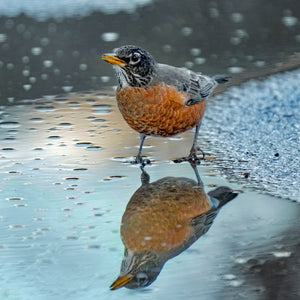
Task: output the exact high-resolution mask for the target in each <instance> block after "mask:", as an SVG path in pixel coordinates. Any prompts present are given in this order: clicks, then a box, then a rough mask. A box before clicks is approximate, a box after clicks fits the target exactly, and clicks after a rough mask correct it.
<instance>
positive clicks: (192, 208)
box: [110, 164, 238, 290]
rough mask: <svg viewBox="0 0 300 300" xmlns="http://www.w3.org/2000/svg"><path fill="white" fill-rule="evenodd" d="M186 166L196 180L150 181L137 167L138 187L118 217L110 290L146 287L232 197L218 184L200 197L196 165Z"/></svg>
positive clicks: (230, 192)
mask: <svg viewBox="0 0 300 300" xmlns="http://www.w3.org/2000/svg"><path fill="white" fill-rule="evenodd" d="M191 166H192V168H193V170H194V172H195V175H196V178H197V182H195V181H194V180H192V179H190V178H186V177H169V176H168V177H163V178H161V179H159V180H156V181H154V182H151V183H150V176H149V175H148V173H147V172H146V171H145V169H144V167H141V171H142V174H141V182H142V185H141V187H140V188H139V189H138V190H137V191H136V192H135V193H134V194H133V195H132V197H131V198H130V200H129V202H128V204H127V207H126V210H125V212H124V214H123V217H122V222H121V237H122V241H123V244H124V246H125V252H124V258H123V261H122V265H121V271H120V276H119V277H118V278H117V280H116V281H114V282H113V284H112V285H111V286H110V288H111V289H112V290H115V289H118V288H120V287H123V286H125V287H126V288H129V289H135V288H140V287H146V286H148V285H150V284H152V282H153V281H154V280H156V278H157V276H158V275H159V273H160V271H161V269H162V268H163V266H164V264H165V263H166V262H167V260H169V259H171V258H173V257H175V256H177V255H178V254H180V253H181V252H183V251H184V250H186V249H187V248H188V247H190V246H191V245H192V244H193V243H194V242H195V241H197V240H198V239H199V238H200V237H201V236H202V235H204V234H205V233H206V232H207V231H208V230H209V228H210V226H211V225H212V223H213V221H214V219H215V217H216V216H217V214H218V212H219V210H220V209H221V207H222V206H224V205H225V204H226V203H228V202H229V201H231V200H232V199H234V198H235V197H236V196H237V195H238V194H237V193H235V192H233V190H231V189H230V188H228V187H224V186H222V187H218V188H216V189H215V190H212V191H210V192H208V194H206V193H205V191H204V186H203V183H202V181H201V178H200V176H199V173H198V169H197V166H196V165H194V164H191ZM181 276H182V275H181Z"/></svg>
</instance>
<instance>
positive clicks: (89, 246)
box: [87, 244, 100, 249]
mask: <svg viewBox="0 0 300 300" xmlns="http://www.w3.org/2000/svg"><path fill="white" fill-rule="evenodd" d="M87 248H88V249H99V248H100V245H95V244H93V245H87Z"/></svg>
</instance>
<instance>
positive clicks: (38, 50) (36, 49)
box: [31, 47, 43, 55]
mask: <svg viewBox="0 0 300 300" xmlns="http://www.w3.org/2000/svg"><path fill="white" fill-rule="evenodd" d="M42 52H43V49H42V48H41V47H33V48H31V53H32V54H33V55H40V54H41V53H42Z"/></svg>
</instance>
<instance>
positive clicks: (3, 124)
mask: <svg viewBox="0 0 300 300" xmlns="http://www.w3.org/2000/svg"><path fill="white" fill-rule="evenodd" d="M17 127H20V124H19V122H15V121H4V122H0V128H17Z"/></svg>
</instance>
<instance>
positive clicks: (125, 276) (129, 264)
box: [110, 249, 165, 290]
mask: <svg viewBox="0 0 300 300" xmlns="http://www.w3.org/2000/svg"><path fill="white" fill-rule="evenodd" d="M164 263H165V260H163V259H161V258H160V257H159V256H158V255H156V254H154V253H151V252H145V251H143V252H138V253H136V252H131V251H129V250H127V249H126V250H125V253H124V258H123V261H122V265H121V272H120V276H119V277H118V278H117V279H116V280H115V281H114V282H113V283H112V285H111V286H110V289H111V290H116V289H119V288H121V287H126V288H128V289H137V288H142V287H146V286H148V285H150V284H151V283H152V282H153V281H154V280H155V279H156V278H157V276H158V274H159V273H160V271H161V269H162V267H163V265H164Z"/></svg>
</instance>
